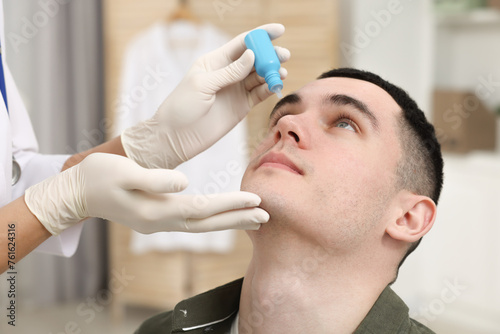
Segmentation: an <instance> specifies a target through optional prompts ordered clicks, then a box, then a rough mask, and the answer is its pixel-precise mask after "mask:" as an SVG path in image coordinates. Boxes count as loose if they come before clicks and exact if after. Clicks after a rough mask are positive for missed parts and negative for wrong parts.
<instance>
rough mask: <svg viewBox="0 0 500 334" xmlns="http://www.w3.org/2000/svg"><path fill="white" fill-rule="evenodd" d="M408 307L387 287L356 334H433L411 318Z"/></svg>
mask: <svg viewBox="0 0 500 334" xmlns="http://www.w3.org/2000/svg"><path fill="white" fill-rule="evenodd" d="M408 311H409V310H408V306H406V304H405V303H404V302H403V300H402V299H401V298H399V296H398V295H397V294H396V293H395V292H394V291H393V290H392V289H391V288H390V287H389V286H387V287H386V288H385V289H384V291H382V293H381V294H380V296H379V297H378V299H377V301H376V302H375V304H374V305H373V306H372V308H371V310H370V311H369V312H368V314H367V315H366V317H365V318H364V319H363V321H362V322H361V324H360V325H359V326H358V328H357V329H356V332H355V334H378V333H397V334H433V333H434V332H433V331H432V330H431V329H429V328H427V327H426V326H424V325H423V324H421V323H420V322H418V321H416V320H414V319H412V318H410V316H409V314H408Z"/></svg>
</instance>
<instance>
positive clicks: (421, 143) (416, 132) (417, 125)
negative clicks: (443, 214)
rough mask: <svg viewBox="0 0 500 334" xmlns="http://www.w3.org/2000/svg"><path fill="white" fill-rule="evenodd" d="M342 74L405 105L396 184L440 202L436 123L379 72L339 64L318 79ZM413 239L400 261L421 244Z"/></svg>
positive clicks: (440, 168)
mask: <svg viewBox="0 0 500 334" xmlns="http://www.w3.org/2000/svg"><path fill="white" fill-rule="evenodd" d="M332 77H343V78H352V79H358V80H363V81H367V82H370V83H372V84H375V85H377V86H379V87H380V88H382V89H383V90H385V91H386V92H387V93H388V94H389V95H390V96H391V97H392V98H393V99H394V101H396V103H397V104H398V105H399V106H400V107H401V109H402V116H401V117H400V119H399V122H398V123H399V129H398V130H399V139H400V143H401V150H402V157H401V159H400V161H399V162H398V166H397V170H396V176H397V182H398V185H397V187H398V188H399V189H406V190H409V191H412V192H414V193H416V194H419V195H424V196H428V197H430V198H431V199H432V200H433V201H434V203H436V204H437V203H438V200H439V196H440V194H441V189H442V187H443V157H442V155H441V146H440V145H439V142H438V140H437V138H436V133H435V131H434V126H433V125H432V124H430V123H429V122H428V121H427V118H426V117H425V114H424V113H423V112H422V110H420V108H419V107H418V105H417V103H416V102H415V101H414V100H413V99H412V98H411V97H410V96H409V95H408V93H407V92H405V91H404V90H403V89H401V88H399V87H397V86H395V85H393V84H392V83H390V82H388V81H386V80H384V79H382V78H381V77H380V76H378V75H376V74H374V73H371V72H368V71H363V70H358V69H354V68H338V69H333V70H331V71H328V72H325V73H323V74H321V75H320V76H319V77H318V79H325V78H332ZM421 240H422V239H419V240H418V241H416V242H414V243H412V244H411V245H410V247H409V248H408V250H407V252H406V254H405V255H404V256H403V258H402V260H401V261H400V263H399V266H398V269H399V267H401V265H402V264H403V262H404V260H405V259H406V258H407V257H408V255H410V253H412V252H413V251H414V250H415V248H417V246H418V245H419V244H420V241H421Z"/></svg>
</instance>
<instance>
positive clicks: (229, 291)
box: [172, 278, 243, 332]
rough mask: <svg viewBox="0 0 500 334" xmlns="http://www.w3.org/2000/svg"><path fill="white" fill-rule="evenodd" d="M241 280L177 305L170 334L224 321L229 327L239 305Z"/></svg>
mask: <svg viewBox="0 0 500 334" xmlns="http://www.w3.org/2000/svg"><path fill="white" fill-rule="evenodd" d="M242 284H243V278H241V279H239V280H236V281H233V282H231V283H228V284H226V285H223V286H221V287H218V288H216V289H213V290H210V291H207V292H205V293H202V294H200V295H197V296H194V297H192V298H189V299H186V300H183V301H181V302H180V303H178V304H177V305H176V306H175V308H174V311H173V314H172V332H176V331H179V332H186V331H190V330H195V329H198V328H204V327H208V326H211V325H215V324H218V323H221V322H224V321H226V320H231V321H229V322H228V324H229V325H228V326H231V323H232V319H233V317H234V316H235V315H236V313H237V312H238V309H239V305H240V294H241V286H242Z"/></svg>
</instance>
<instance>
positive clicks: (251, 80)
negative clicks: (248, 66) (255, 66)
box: [244, 67, 288, 91]
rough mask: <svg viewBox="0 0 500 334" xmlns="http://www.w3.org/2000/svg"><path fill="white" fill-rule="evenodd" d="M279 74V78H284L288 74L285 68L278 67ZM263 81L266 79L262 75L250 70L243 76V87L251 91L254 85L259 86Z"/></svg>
mask: <svg viewBox="0 0 500 334" xmlns="http://www.w3.org/2000/svg"><path fill="white" fill-rule="evenodd" d="M279 74H280V77H281V80H284V79H286V77H287V76H288V71H287V70H286V68H284V67H280V69H279ZM265 82H266V80H265V79H264V78H263V77H261V76H260V75H258V74H257V72H255V71H252V72H250V74H249V75H248V77H246V78H245V80H244V85H245V89H246V90H247V91H251V90H252V89H254V88H255V87H257V86H260V85H262V84H263V83H265Z"/></svg>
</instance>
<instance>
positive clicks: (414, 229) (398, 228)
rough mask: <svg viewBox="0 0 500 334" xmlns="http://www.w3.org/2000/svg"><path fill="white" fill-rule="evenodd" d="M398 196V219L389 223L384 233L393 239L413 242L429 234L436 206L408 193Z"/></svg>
mask: <svg viewBox="0 0 500 334" xmlns="http://www.w3.org/2000/svg"><path fill="white" fill-rule="evenodd" d="M400 196H401V197H400V201H399V205H400V210H398V211H399V212H400V214H399V217H395V219H394V220H393V221H392V222H390V223H389V225H388V226H387V228H386V232H387V234H389V235H390V236H391V237H392V238H393V239H396V240H401V241H405V242H410V243H411V242H415V241H417V240H419V239H420V238H421V237H423V236H424V235H425V234H426V233H427V232H429V230H430V229H431V227H432V225H433V224H434V220H435V219H436V204H435V203H434V201H433V200H432V199H430V198H429V197H427V196H422V195H415V194H412V193H410V192H408V191H403V193H401V194H400Z"/></svg>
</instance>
